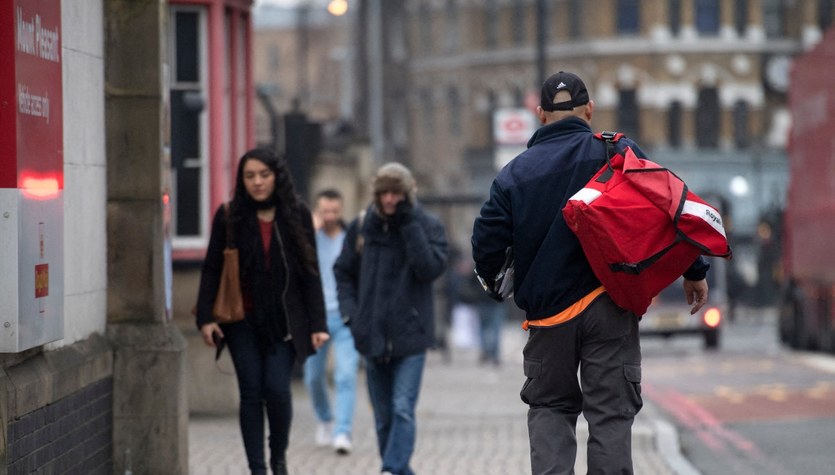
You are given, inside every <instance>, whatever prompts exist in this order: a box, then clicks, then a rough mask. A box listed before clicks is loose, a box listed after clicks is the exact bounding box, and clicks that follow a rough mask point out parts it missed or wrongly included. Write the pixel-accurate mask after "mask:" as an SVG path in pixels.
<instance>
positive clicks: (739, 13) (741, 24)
mask: <svg viewBox="0 0 835 475" xmlns="http://www.w3.org/2000/svg"><path fill="white" fill-rule="evenodd" d="M734 28H735V29H736V34H737V35H739V36H745V31H746V30H747V29H748V0H736V1H735V2H734Z"/></svg>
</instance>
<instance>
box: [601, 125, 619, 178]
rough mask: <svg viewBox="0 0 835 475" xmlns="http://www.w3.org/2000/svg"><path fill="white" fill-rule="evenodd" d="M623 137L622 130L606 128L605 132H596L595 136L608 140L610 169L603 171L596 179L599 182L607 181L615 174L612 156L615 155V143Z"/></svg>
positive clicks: (608, 163)
mask: <svg viewBox="0 0 835 475" xmlns="http://www.w3.org/2000/svg"><path fill="white" fill-rule="evenodd" d="M621 137H623V133H622V132H611V131H607V130H604V131H603V132H598V133H596V134H594V138H596V139H598V140H605V141H606V164H607V165H608V169H607V170H606V171H605V172H603V173H601V174H600V176H599V177H597V180H594V181H596V182H598V183H606V182H607V181H609V179H610V178H612V175H614V174H615V171H614V168H613V167H612V157H614V156H615V143H617V141H618V140H620V139H621Z"/></svg>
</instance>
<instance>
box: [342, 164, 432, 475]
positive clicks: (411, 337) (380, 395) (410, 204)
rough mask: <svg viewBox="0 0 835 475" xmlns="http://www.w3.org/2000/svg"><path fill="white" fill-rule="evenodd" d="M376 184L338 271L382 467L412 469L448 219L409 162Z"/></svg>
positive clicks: (388, 168) (385, 169)
mask: <svg viewBox="0 0 835 475" xmlns="http://www.w3.org/2000/svg"><path fill="white" fill-rule="evenodd" d="M372 188H373V192H374V200H373V202H372V203H371V204H370V205H369V206H368V207H367V209H366V210H365V211H364V212H363V213H361V214H360V216H359V217H358V218H357V219H355V220H354V221H353V222H352V223H351V224H350V226H349V227H348V231H347V234H346V236H345V241H344V244H343V247H342V253H341V254H340V256H339V258H338V259H337V261H336V263H335V264H334V274H335V276H336V282H337V292H338V295H339V309H340V312H341V313H342V317H343V319H344V320H345V321H346V323H347V324H348V325H349V326H350V328H351V333H352V334H353V336H354V342H355V345H356V347H357V350H358V351H359V352H360V353H361V354H362V355H363V357H364V358H365V363H366V373H367V380H368V392H369V396H370V399H371V403H372V406H373V409H374V419H375V426H376V430H377V441H378V445H379V449H380V456H381V457H382V471H383V473H392V474H402V475H411V474H412V473H413V472H412V470H411V468H410V467H409V459H410V458H411V455H412V452H413V450H414V444H415V436H416V426H415V406H416V404H417V398H418V393H419V391H420V382H421V377H422V374H423V366H424V362H425V357H426V350H427V349H429V348H430V347H432V346H433V345H434V340H435V329H434V321H435V318H434V310H433V307H434V304H433V297H432V282H433V281H434V280H435V279H437V278H438V277H439V276H440V275H441V274H442V273H443V272H444V270H445V268H446V265H447V241H446V237H445V231H444V227H443V224H441V221H440V220H439V219H438V218H436V217H435V216H433V215H431V214H429V213H428V212H426V211H425V210H424V209H423V208H422V207H421V206H420V204H419V203H418V201H417V200H416V198H415V192H416V188H417V187H416V183H415V179H414V177H413V176H412V173H411V171H409V169H408V168H406V167H405V166H403V165H401V164H399V163H387V164H385V165H383V166H382V167H381V168H380V169H379V170H378V171H377V172H376V174H375V175H374V177H373V182H372ZM395 382H397V384H395Z"/></svg>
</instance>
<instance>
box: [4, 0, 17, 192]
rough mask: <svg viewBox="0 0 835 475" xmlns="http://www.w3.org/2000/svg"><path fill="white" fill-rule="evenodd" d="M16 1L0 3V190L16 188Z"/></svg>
mask: <svg viewBox="0 0 835 475" xmlns="http://www.w3.org/2000/svg"><path fill="white" fill-rule="evenodd" d="M14 10H15V2H14V1H13V0H0V188H17V144H16V143H15V138H16V136H15V130H16V127H15V122H16V120H17V113H16V109H17V99H16V98H15V93H14V90H15V62H14V58H15V42H14V34H15V28H14V17H15V15H14Z"/></svg>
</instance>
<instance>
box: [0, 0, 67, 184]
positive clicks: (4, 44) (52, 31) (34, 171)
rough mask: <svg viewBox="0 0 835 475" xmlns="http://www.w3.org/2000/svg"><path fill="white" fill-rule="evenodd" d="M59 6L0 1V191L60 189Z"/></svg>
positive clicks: (45, 1) (53, 1) (39, 0)
mask: <svg viewBox="0 0 835 475" xmlns="http://www.w3.org/2000/svg"><path fill="white" fill-rule="evenodd" d="M62 35H63V32H62V31H61V1H60V0H0V158H2V161H0V188H20V187H24V188H25V186H24V184H23V180H22V177H23V176H26V177H27V178H29V180H30V182H31V183H38V184H43V183H46V182H49V183H53V182H54V183H56V184H57V187H58V189H63V188H64V160H63V140H64V136H63V91H62V83H61V54H62V52H61V38H62Z"/></svg>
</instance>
